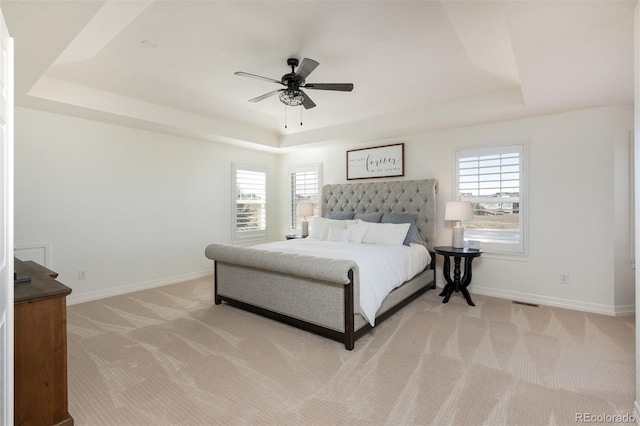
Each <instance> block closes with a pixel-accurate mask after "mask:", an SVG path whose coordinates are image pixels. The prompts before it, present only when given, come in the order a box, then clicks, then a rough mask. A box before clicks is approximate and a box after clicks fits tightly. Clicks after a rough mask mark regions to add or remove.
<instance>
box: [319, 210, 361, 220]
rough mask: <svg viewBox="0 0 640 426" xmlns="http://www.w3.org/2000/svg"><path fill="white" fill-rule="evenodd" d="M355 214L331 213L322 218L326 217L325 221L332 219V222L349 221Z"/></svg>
mask: <svg viewBox="0 0 640 426" xmlns="http://www.w3.org/2000/svg"><path fill="white" fill-rule="evenodd" d="M354 214H355V213H353V212H351V213H347V212H342V213H332V212H328V213H327V214H326V215H324V217H326V218H327V219H333V220H351V219H353V215H354Z"/></svg>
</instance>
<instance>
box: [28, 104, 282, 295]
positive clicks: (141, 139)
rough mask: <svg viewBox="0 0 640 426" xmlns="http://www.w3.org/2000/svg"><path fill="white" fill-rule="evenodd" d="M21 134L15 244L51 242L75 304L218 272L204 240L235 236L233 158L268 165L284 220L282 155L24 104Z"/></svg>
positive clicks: (272, 199)
mask: <svg viewBox="0 0 640 426" xmlns="http://www.w3.org/2000/svg"><path fill="white" fill-rule="evenodd" d="M15 139H16V144H15V150H16V155H15V157H16V159H15V213H16V214H15V216H16V220H15V243H16V245H17V246H20V245H29V244H34V243H35V244H36V245H37V243H50V244H51V252H52V253H51V254H52V256H51V264H50V267H51V269H52V270H54V271H56V272H58V273H59V274H60V276H59V278H58V279H59V280H60V281H61V282H63V283H65V284H66V285H68V286H69V287H71V288H72V289H73V292H72V294H71V296H70V297H69V301H70V302H71V303H73V302H78V301H84V300H90V299H93V298H100V297H104V296H107V295H112V294H118V293H123V292H128V291H132V290H134V289H139V288H144V287H151V286H157V285H161V284H168V283H172V282H178V281H181V280H184V279H189V278H195V277H198V276H202V275H203V274H208V273H211V272H212V267H213V263H212V262H211V261H210V260H208V259H206V258H205V257H204V249H205V247H206V245H207V244H209V243H211V242H223V243H230V242H231V229H230V226H231V162H232V161H235V162H242V163H248V164H258V165H263V166H265V167H267V168H268V171H269V180H268V182H267V184H268V188H269V189H268V195H267V196H268V210H267V218H268V226H269V227H270V228H271V229H273V228H275V227H277V224H278V220H277V216H278V215H279V214H280V209H279V207H278V202H277V199H276V198H277V194H278V192H277V191H276V189H275V188H276V185H277V184H278V182H277V174H276V170H277V163H278V158H277V156H276V155H275V154H269V153H264V152H258V151H253V150H247V149H241V148H235V147H232V146H229V145H224V144H216V143H210V142H202V141H197V140H192V139H187V138H180V137H175V136H169V135H163V134H158V133H153V132H147V131H142V130H136V129H132V128H127V127H121V126H115V125H110V124H105V123H99V122H95V121H90V120H84V119H79V118H75V117H70V116H64V115H57V114H51V113H48V112H42V111H36V110H31V109H26V108H17V110H16V135H15ZM80 270H86V272H87V278H86V280H79V279H78V271H80Z"/></svg>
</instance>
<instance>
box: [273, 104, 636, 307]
mask: <svg viewBox="0 0 640 426" xmlns="http://www.w3.org/2000/svg"><path fill="white" fill-rule="evenodd" d="M632 128H633V107H632V106H630V105H625V106H612V107H605V108H597V109H590V110H584V111H577V112H571V113H564V114H556V115H549V116H542V117H536V118H530V119H523V120H514V121H507V122H502V123H495V124H489V125H482V126H474V127H466V128H459V129H453V130H444V131H438V132H429V133H424V134H412V135H404V136H399V137H397V138H393V139H387V140H382V141H381V140H372V141H371V142H370V143H367V144H358V145H351V146H335V145H334V146H328V147H313V146H307V147H305V148H304V149H299V150H297V151H296V152H293V153H290V154H287V155H284V156H283V157H282V159H281V168H280V170H281V175H280V182H282V183H281V185H282V187H281V194H280V197H281V198H282V199H283V200H286V199H287V197H288V194H287V192H286V191H287V186H286V185H285V184H284V183H285V182H286V181H287V180H286V172H287V167H288V166H289V165H294V164H304V163H308V162H310V161H313V162H317V161H321V162H322V163H323V174H324V183H325V184H333V183H343V182H346V176H345V151H346V150H348V149H353V148H361V147H365V146H377V145H381V144H384V143H391V142H404V143H405V179H423V178H432V177H435V178H437V179H439V181H440V191H439V194H438V216H439V217H443V213H444V203H445V202H446V201H449V200H451V199H452V192H451V191H452V179H453V164H454V162H453V156H454V150H455V149H456V148H465V147H473V146H482V145H495V144H505V143H513V142H521V141H527V144H528V155H529V157H528V167H529V207H528V214H529V221H528V226H529V228H528V230H529V243H528V249H529V250H528V251H529V253H528V256H526V257H504V256H502V257H497V256H491V255H489V254H485V255H483V256H482V258H481V259H478V260H477V261H475V262H474V277H473V282H472V284H471V287H470V290H471V291H472V292H476V293H481V294H487V295H495V296H498V297H505V298H509V299H515V300H522V301H527V302H533V303H541V304H545V305H554V306H563V307H569V308H574V309H582V310H587V311H592V312H601V313H608V314H616V313H631V312H633V311H634V308H633V306H634V279H633V270H632V264H631V262H630V256H631V254H630V245H631V241H630V234H629V229H630V218H629V210H630V209H629V162H628V158H629V131H630V130H631V129H632ZM616 185H618V186H616ZM620 185H622V186H620ZM438 222H439V223H438V244H442V245H444V244H450V243H451V228H450V227H449V226H448V225H445V223H444V221H443V220H439V221H438ZM280 226H281V229H283V231H282V232H285V231H284V230H285V229H286V217H283V218H282V222H281V224H280ZM561 273H568V274H569V276H570V282H569V284H568V285H561V284H560V282H559V278H560V274H561ZM438 279H439V280H442V278H441V277H440V274H439V275H438Z"/></svg>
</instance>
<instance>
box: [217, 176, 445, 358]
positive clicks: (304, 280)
mask: <svg viewBox="0 0 640 426" xmlns="http://www.w3.org/2000/svg"><path fill="white" fill-rule="evenodd" d="M437 190H438V181H437V180H436V179H425V180H406V181H392V182H371V183H356V184H337V185H325V186H324V187H323V189H322V195H321V217H323V218H324V217H326V216H327V215H329V216H330V217H333V218H340V216H342V215H344V214H349V213H353V214H356V215H358V217H359V218H361V219H362V218H365V219H367V218H368V216H369V215H371V214H375V213H378V214H387V215H388V216H389V215H390V214H392V215H395V216H398V215H412V216H413V218H415V223H414V225H415V230H416V231H417V233H418V234H419V236H420V238H421V239H422V241H423V244H424V247H426V249H427V250H426V251H427V252H428V253H429V254H430V260H429V261H428V263H427V264H426V267H425V268H424V269H423V270H422V271H421V272H419V273H418V274H417V275H415V276H414V277H412V278H411V279H408V280H407V281H406V282H404V283H402V284H401V285H399V286H398V287H396V288H395V289H393V290H392V291H391V292H390V293H389V294H388V295H386V297H383V300H382V302H381V303H380V306H379V308H378V309H377V310H376V311H375V314H369V315H368V316H367V315H365V314H364V313H363V311H362V309H361V306H360V303H359V301H360V290H361V289H360V278H361V277H360V275H361V271H360V267H359V264H358V263H357V261H356V260H353V259H348V258H329V257H321V256H318V255H309V254H300V252H298V251H297V250H295V248H296V247H297V246H296V245H299V244H303V240H289V241H286V242H282V243H278V244H287V246H286V247H290V248H293V250H284V249H282V250H277V249H273V248H268V249H264V247H262V248H261V247H259V246H257V247H240V246H233V245H226V244H210V245H209V246H207V248H206V249H205V255H206V257H207V258H209V259H211V260H213V261H214V298H215V304H216V305H219V304H221V303H223V302H224V303H227V304H229V305H232V306H235V307H237V308H241V309H244V310H247V311H250V312H254V313H257V314H260V315H263V316H266V317H269V318H271V319H274V320H277V321H280V322H283V323H286V324H289V325H292V326H295V327H298V328H301V329H304V330H307V331H310V332H313V333H316V334H320V335H323V336H325V337H329V338H331V339H334V340H337V341H340V342H343V343H344V345H345V348H346V349H348V350H352V349H353V348H354V344H355V341H356V340H357V339H358V338H359V337H361V336H362V335H363V334H365V333H366V332H368V331H369V330H371V329H372V328H373V327H374V326H377V325H379V324H380V323H381V322H382V321H384V320H385V319H386V318H388V317H389V316H391V315H392V314H393V313H395V312H397V311H398V310H399V309H401V308H402V307H403V306H405V305H406V304H408V303H410V302H411V301H412V300H414V299H415V298H417V297H418V296H420V295H421V294H423V293H424V292H426V291H427V290H429V289H431V288H435V254H434V253H433V246H434V245H435V242H436V239H435V236H436V222H435V217H436V193H437ZM389 217H391V216H389ZM312 233H313V229H312ZM405 244H406V241H405ZM363 245H364V244H363ZM299 247H302V246H299ZM287 251H288V252H287ZM362 274H364V272H362ZM371 317H373V318H371Z"/></svg>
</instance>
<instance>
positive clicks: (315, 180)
mask: <svg viewBox="0 0 640 426" xmlns="http://www.w3.org/2000/svg"><path fill="white" fill-rule="evenodd" d="M289 182H290V185H291V188H290V194H291V196H290V200H291V203H290V205H289V227H290V230H291V231H295V230H297V229H301V228H302V225H301V222H302V220H303V218H302V217H298V216H297V214H296V208H297V205H298V204H299V203H313V205H314V216H316V215H318V213H319V211H320V191H321V189H322V164H309V165H304V166H294V167H291V168H290V169H289ZM307 220H309V218H307Z"/></svg>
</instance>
